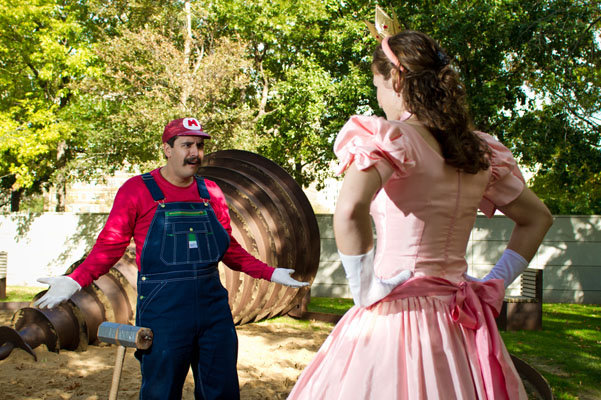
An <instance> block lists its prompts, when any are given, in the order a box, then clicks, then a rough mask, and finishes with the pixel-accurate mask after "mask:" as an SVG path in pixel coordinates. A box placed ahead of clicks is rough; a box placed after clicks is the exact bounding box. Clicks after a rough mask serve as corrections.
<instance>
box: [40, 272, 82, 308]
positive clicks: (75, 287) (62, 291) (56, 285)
mask: <svg viewBox="0 0 601 400" xmlns="http://www.w3.org/2000/svg"><path fill="white" fill-rule="evenodd" d="M38 282H40V283H45V284H47V285H50V287H49V288H48V291H47V292H46V294H44V295H43V296H42V297H40V298H39V299H38V300H37V301H36V302H35V303H33V305H34V306H37V307H39V308H54V307H56V306H58V305H59V304H60V303H62V302H63V301H67V300H69V299H70V298H71V296H73V295H74V294H75V293H77V292H78V291H79V290H80V289H81V286H80V285H79V283H77V282H75V281H74V280H73V279H72V278H69V277H68V276H56V277H49V278H40V279H38Z"/></svg>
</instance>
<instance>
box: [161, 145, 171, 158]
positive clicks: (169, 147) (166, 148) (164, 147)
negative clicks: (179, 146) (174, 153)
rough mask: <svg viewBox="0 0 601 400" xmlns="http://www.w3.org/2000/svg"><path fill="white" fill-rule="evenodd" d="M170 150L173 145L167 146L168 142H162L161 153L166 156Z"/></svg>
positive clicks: (169, 154) (167, 156)
mask: <svg viewBox="0 0 601 400" xmlns="http://www.w3.org/2000/svg"><path fill="white" fill-rule="evenodd" d="M171 150H173V147H171V146H169V143H163V154H165V157H166V158H169V157H170V156H171Z"/></svg>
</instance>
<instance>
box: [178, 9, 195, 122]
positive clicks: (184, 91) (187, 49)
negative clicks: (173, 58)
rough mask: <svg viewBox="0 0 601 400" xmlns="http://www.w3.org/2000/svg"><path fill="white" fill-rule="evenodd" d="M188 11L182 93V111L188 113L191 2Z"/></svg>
mask: <svg viewBox="0 0 601 400" xmlns="http://www.w3.org/2000/svg"><path fill="white" fill-rule="evenodd" d="M185 10H186V33H185V35H184V37H185V39H184V67H185V73H186V75H185V77H184V80H183V83H182V93H181V97H180V102H181V104H182V109H183V110H185V111H188V108H187V103H188V97H190V82H189V81H188V79H189V76H188V75H189V72H190V53H191V51H192V11H191V10H190V2H189V1H186V4H185Z"/></svg>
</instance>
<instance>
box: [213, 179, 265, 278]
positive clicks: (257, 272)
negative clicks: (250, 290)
mask: <svg viewBox="0 0 601 400" xmlns="http://www.w3.org/2000/svg"><path fill="white" fill-rule="evenodd" d="M205 183H206V185H207V189H208V190H209V194H210V195H211V206H212V207H213V210H214V211H215V214H216V215H217V219H218V220H219V222H220V223H221V225H222V226H223V227H224V228H225V230H226V231H227V233H228V235H229V236H230V247H229V248H228V249H227V251H226V253H225V256H224V257H223V260H222V261H223V262H224V263H225V265H227V266H228V267H229V268H231V269H233V270H235V271H241V272H244V273H245V274H248V275H250V276H252V277H253V278H260V279H265V280H266V281H270V280H271V275H272V274H273V270H274V268H272V267H270V266H269V265H267V264H265V263H264V262H263V261H261V260H258V259H257V258H256V257H254V256H253V255H252V254H250V253H249V252H248V251H246V250H244V248H243V247H242V246H240V243H238V241H236V239H234V237H233V236H232V227H231V225H230V213H229V210H228V207H227V202H226V201H225V196H224V195H223V192H222V191H221V189H219V186H217V184H216V183H215V182H212V181H209V180H206V179H205Z"/></svg>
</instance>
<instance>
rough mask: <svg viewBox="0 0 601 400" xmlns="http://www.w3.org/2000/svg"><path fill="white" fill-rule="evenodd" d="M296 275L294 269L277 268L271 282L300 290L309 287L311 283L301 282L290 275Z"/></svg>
mask: <svg viewBox="0 0 601 400" xmlns="http://www.w3.org/2000/svg"><path fill="white" fill-rule="evenodd" d="M293 273H294V270H293V269H289V268H276V269H275V270H274V271H273V275H271V281H272V282H275V283H280V284H282V285H286V286H290V287H293V288H300V287H303V286H309V282H299V281H297V280H296V279H294V278H292V277H291V276H290V275H292V274H293Z"/></svg>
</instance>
